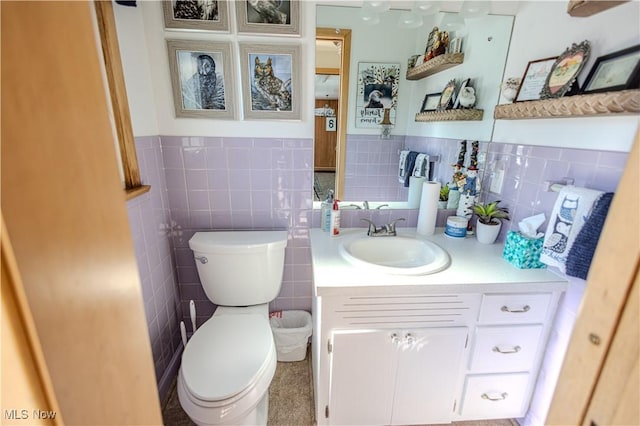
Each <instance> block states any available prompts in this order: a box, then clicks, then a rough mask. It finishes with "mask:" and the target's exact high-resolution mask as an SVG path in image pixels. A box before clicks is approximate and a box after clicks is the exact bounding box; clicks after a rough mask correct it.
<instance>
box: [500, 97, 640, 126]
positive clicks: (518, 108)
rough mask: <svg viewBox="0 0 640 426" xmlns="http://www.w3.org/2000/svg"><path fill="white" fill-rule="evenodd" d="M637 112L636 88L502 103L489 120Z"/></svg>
mask: <svg viewBox="0 0 640 426" xmlns="http://www.w3.org/2000/svg"><path fill="white" fill-rule="evenodd" d="M637 113H640V89H634V90H622V91H619V92H604V93H594V94H590V95H577V96H566V97H564V98H558V99H545V100H540V101H527V102H515V103H512V104H503V105H498V106H496V108H495V110H494V112H493V118H495V119H496V120H526V119H531V118H559V117H592V116H596V115H617V114H637Z"/></svg>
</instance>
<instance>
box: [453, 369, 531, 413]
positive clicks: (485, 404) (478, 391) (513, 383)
mask: <svg viewBox="0 0 640 426" xmlns="http://www.w3.org/2000/svg"><path fill="white" fill-rule="evenodd" d="M529 377H530V376H529V374H528V373H515V374H491V375H482V376H467V379H466V381H465V390H464V395H463V398H462V410H461V413H460V414H461V416H462V418H463V419H474V420H482V419H505V418H514V417H524V415H525V414H526V410H527V406H528V404H526V402H527V401H528V398H527V394H528V386H527V385H528V383H529Z"/></svg>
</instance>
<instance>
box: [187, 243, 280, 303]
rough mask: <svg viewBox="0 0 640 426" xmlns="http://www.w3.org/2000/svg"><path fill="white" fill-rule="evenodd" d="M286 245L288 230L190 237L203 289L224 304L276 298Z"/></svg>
mask: <svg viewBox="0 0 640 426" xmlns="http://www.w3.org/2000/svg"><path fill="white" fill-rule="evenodd" d="M286 246H287V231H220V232H217V231H212V232H196V233H195V234H194V235H193V237H192V238H191V239H190V240H189V247H190V248H191V250H193V254H194V257H195V259H196V266H197V268H198V275H199V276H200V282H201V283H202V287H203V288H204V292H205V293H206V294H207V297H208V298H209V300H211V301H212V302H213V303H215V304H216V305H222V306H249V305H258V304H261V303H269V302H270V301H272V300H273V299H275V298H276V296H277V295H278V293H279V292H280V286H281V285H282V274H283V271H284V252H285V247H286Z"/></svg>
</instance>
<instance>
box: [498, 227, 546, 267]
mask: <svg viewBox="0 0 640 426" xmlns="http://www.w3.org/2000/svg"><path fill="white" fill-rule="evenodd" d="M543 240H544V238H538V239H535V240H534V239H531V238H528V237H525V236H524V235H522V234H521V233H519V232H516V231H509V232H508V233H507V241H506V242H505V244H504V252H503V253H502V257H504V258H505V259H507V261H509V263H511V264H512V265H513V266H515V267H517V268H520V269H532V268H546V267H547V265H545V264H544V263H542V262H540V254H541V253H542V242H543Z"/></svg>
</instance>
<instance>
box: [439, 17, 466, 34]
mask: <svg viewBox="0 0 640 426" xmlns="http://www.w3.org/2000/svg"><path fill="white" fill-rule="evenodd" d="M440 27H441V29H443V30H445V31H458V30H461V29H462V28H464V21H463V20H462V18H461V17H460V15H458V14H457V13H445V14H444V17H443V18H442V23H441V24H440Z"/></svg>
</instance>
